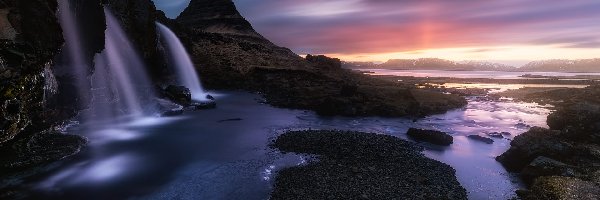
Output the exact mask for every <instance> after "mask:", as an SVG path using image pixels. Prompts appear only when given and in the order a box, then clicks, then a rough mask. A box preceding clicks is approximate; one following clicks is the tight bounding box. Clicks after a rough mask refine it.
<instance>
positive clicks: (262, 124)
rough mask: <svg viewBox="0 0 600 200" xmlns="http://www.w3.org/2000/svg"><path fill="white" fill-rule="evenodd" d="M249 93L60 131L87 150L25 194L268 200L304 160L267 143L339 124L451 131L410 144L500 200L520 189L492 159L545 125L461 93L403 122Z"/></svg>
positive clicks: (527, 111) (473, 188)
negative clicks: (324, 113) (449, 106)
mask: <svg viewBox="0 0 600 200" xmlns="http://www.w3.org/2000/svg"><path fill="white" fill-rule="evenodd" d="M258 98H259V97H258V96H257V95H254V94H249V93H243V92H224V93H223V95H219V97H218V99H217V100H218V103H219V105H218V107H217V109H214V110H204V111H197V112H192V113H188V114H186V115H184V116H179V117H172V118H148V119H142V120H137V121H134V122H129V123H124V124H120V125H114V124H113V125H110V126H104V125H98V124H83V125H78V126H74V127H72V128H70V129H69V130H68V131H69V132H70V133H73V134H81V135H85V136H86V137H88V138H89V139H90V144H89V146H88V147H87V148H86V149H85V150H84V151H83V152H82V153H80V154H79V155H77V156H76V157H74V158H73V159H70V160H69V161H65V162H63V163H61V164H60V166H59V167H58V168H55V169H53V170H51V171H49V172H47V173H45V174H43V175H41V176H38V177H35V178H32V179H29V180H27V181H26V182H25V183H24V184H25V185H26V186H27V188H29V190H31V193H32V194H34V196H33V197H34V198H41V197H43V198H45V199H268V198H269V193H270V191H271V189H272V185H273V180H274V176H275V174H276V172H277V170H279V169H282V168H285V167H289V166H294V165H300V164H303V163H305V162H306V159H305V157H304V156H302V155H296V154H285V155H284V154H280V153H279V152H277V151H275V150H273V149H271V148H269V147H268V144H269V143H270V141H271V140H273V139H274V137H275V136H276V135H277V134H279V133H281V132H283V131H285V130H290V129H308V128H312V129H345V130H358V131H367V132H376V133H380V134H389V135H394V136H398V137H401V138H406V134H405V133H406V130H407V129H408V128H410V127H417V128H428V129H437V130H442V131H445V132H448V133H450V134H452V135H453V137H454V140H455V143H454V144H453V145H451V146H450V147H438V146H433V145H427V144H424V143H422V144H420V145H423V146H425V147H426V151H425V152H424V154H425V155H426V156H428V157H430V158H433V159H436V160H439V161H441V162H444V163H447V164H448V165H450V166H452V167H453V168H455V169H456V171H457V178H458V180H459V182H460V183H461V184H462V185H463V186H464V187H465V188H466V189H467V190H468V192H469V197H470V198H471V199H490V198H491V199H507V198H510V197H512V196H513V195H514V191H515V190H516V189H518V188H520V187H522V186H521V184H520V182H519V181H518V180H517V179H516V178H514V177H513V176H512V175H511V174H509V173H507V172H506V171H505V170H504V168H502V166H501V165H500V164H499V163H498V162H496V161H495V160H494V157H495V156H498V155H500V154H501V153H502V152H504V151H505V150H507V149H508V148H509V146H510V145H509V143H510V141H509V139H511V138H512V137H514V136H516V135H518V134H520V133H522V132H525V131H527V130H528V129H529V128H530V126H542V127H545V126H546V123H545V120H546V116H547V115H548V114H549V112H550V110H549V109H550V108H549V107H545V106H540V105H537V104H525V103H515V102H512V101H508V100H504V101H483V100H480V99H481V98H469V104H468V106H467V107H466V108H464V109H458V110H453V111H450V112H448V113H446V114H442V115H434V116H429V117H427V118H424V119H421V120H418V121H416V122H413V121H412V120H409V119H402V118H378V117H369V118H346V117H319V116H317V115H315V114H314V113H313V112H309V111H302V110H288V109H279V108H273V107H270V106H268V105H264V104H261V103H259V102H260V100H259V99H258ZM238 118H239V119H241V120H239V119H238ZM227 119H235V120H227ZM488 132H510V133H511V136H509V137H508V138H507V139H494V140H495V142H494V144H485V143H481V142H479V141H474V140H470V139H468V138H467V137H466V136H467V135H471V134H485V133H488Z"/></svg>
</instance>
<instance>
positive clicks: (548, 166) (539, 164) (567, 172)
mask: <svg viewBox="0 0 600 200" xmlns="http://www.w3.org/2000/svg"><path fill="white" fill-rule="evenodd" d="M576 173H577V170H576V168H575V167H574V166H571V165H567V164H565V163H562V162H560V161H556V160H554V159H551V158H547V157H544V156H539V157H537V158H536V159H535V160H533V161H531V163H529V165H527V166H526V167H525V168H523V170H522V171H521V178H522V179H523V181H525V183H526V184H532V183H533V181H534V180H535V179H536V178H538V177H541V176H568V177H573V176H575V175H576Z"/></svg>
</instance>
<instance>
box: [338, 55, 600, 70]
mask: <svg viewBox="0 0 600 200" xmlns="http://www.w3.org/2000/svg"><path fill="white" fill-rule="evenodd" d="M343 66H344V67H345V68H351V69H375V68H380V69H396V70H448V71H519V72H536V71H537V72H540V71H544V72H600V58H595V59H582V60H558V59H556V60H543V61H533V62H530V63H528V64H526V65H523V66H521V67H514V66H510V65H504V64H499V63H491V62H480V61H466V62H456V61H451V60H445V59H439V58H420V59H391V60H388V61H387V62H385V63H381V64H375V63H372V62H344V63H343Z"/></svg>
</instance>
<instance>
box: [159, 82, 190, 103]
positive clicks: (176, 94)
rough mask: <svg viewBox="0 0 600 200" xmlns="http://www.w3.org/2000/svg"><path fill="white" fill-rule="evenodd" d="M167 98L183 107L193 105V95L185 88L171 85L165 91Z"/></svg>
mask: <svg viewBox="0 0 600 200" xmlns="http://www.w3.org/2000/svg"><path fill="white" fill-rule="evenodd" d="M164 94H165V96H166V97H167V98H169V99H170V100H172V101H173V102H175V103H178V104H180V105H183V106H188V105H190V104H192V93H191V92H190V89H188V88H186V87H184V86H175V85H169V86H167V88H165V90H164Z"/></svg>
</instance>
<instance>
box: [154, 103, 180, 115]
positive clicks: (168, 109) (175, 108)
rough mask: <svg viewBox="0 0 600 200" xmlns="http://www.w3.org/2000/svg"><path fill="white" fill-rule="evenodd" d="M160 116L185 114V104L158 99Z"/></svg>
mask: <svg viewBox="0 0 600 200" xmlns="http://www.w3.org/2000/svg"><path fill="white" fill-rule="evenodd" d="M156 101H157V103H158V110H159V113H160V116H163V117H169V116H176V115H181V114H183V106H181V105H179V104H176V103H173V102H172V101H169V100H167V99H157V100H156Z"/></svg>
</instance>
